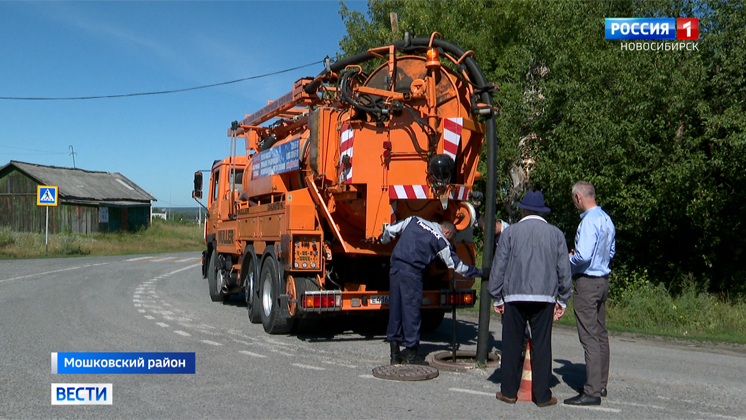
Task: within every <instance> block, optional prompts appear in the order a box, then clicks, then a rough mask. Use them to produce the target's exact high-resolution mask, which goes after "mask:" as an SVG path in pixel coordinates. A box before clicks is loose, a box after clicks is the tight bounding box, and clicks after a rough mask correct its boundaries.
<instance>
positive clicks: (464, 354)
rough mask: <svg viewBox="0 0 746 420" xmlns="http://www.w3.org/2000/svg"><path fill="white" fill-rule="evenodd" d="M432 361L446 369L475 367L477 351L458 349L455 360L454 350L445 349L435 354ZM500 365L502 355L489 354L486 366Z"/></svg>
mask: <svg viewBox="0 0 746 420" xmlns="http://www.w3.org/2000/svg"><path fill="white" fill-rule="evenodd" d="M430 363H432V364H433V365H434V366H437V367H438V368H441V369H446V370H465V369H474V368H476V365H477V352H476V351H470V350H457V351H456V360H453V352H451V351H443V352H440V353H436V354H435V355H433V360H432V362H430ZM499 366H500V356H498V355H496V354H494V353H489V354H487V365H486V366H485V367H486V368H496V367H499Z"/></svg>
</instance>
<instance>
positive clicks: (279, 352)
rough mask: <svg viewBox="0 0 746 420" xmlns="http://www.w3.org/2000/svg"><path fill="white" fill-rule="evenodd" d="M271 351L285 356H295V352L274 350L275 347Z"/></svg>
mask: <svg viewBox="0 0 746 420" xmlns="http://www.w3.org/2000/svg"><path fill="white" fill-rule="evenodd" d="M270 351H271V352H272V353H277V354H281V355H283V356H288V357H293V356H295V355H294V354H291V353H285V352H284V351H280V350H274V349H270Z"/></svg>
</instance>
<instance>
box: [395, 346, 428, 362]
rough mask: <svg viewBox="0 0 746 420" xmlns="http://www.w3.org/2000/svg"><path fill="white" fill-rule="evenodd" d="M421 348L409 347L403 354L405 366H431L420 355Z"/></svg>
mask: <svg viewBox="0 0 746 420" xmlns="http://www.w3.org/2000/svg"><path fill="white" fill-rule="evenodd" d="M419 349H420V347H419V346H414V347H407V348H406V349H404V351H402V352H401V357H402V363H403V364H405V365H423V366H429V364H428V363H427V362H426V361H425V358H424V357H422V356H420V354H419Z"/></svg>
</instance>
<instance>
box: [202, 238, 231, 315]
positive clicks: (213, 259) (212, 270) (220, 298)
mask: <svg viewBox="0 0 746 420" xmlns="http://www.w3.org/2000/svg"><path fill="white" fill-rule="evenodd" d="M218 278H219V274H218V253H217V251H212V253H211V254H210V265H209V266H208V267H207V284H208V286H209V288H210V299H212V301H213V302H224V301H226V300H228V298H229V295H226V294H223V292H221V291H220V284H219V283H218Z"/></svg>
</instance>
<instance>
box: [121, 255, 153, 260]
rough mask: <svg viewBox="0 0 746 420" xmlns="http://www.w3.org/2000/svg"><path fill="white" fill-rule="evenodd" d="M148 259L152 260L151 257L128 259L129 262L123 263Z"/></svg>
mask: <svg viewBox="0 0 746 420" xmlns="http://www.w3.org/2000/svg"><path fill="white" fill-rule="evenodd" d="M148 258H153V257H151V256H147V257H138V258H130V259H129V260H125V261H140V260H145V259H148Z"/></svg>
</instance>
